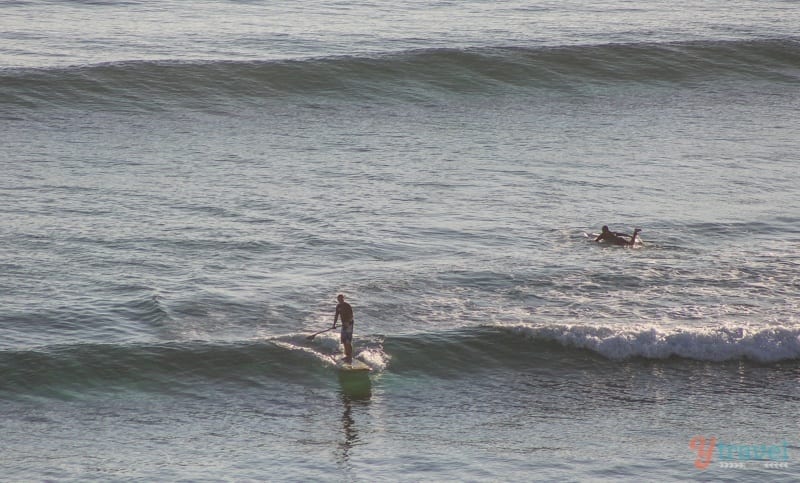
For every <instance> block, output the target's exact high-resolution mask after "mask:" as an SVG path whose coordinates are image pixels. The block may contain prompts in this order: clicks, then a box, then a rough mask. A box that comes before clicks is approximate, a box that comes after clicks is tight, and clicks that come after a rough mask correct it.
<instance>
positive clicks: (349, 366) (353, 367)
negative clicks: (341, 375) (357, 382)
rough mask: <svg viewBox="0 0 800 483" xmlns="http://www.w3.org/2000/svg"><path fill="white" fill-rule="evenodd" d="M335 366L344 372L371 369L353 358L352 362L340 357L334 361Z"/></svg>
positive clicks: (367, 370)
mask: <svg viewBox="0 0 800 483" xmlns="http://www.w3.org/2000/svg"><path fill="white" fill-rule="evenodd" d="M336 368H337V369H339V370H340V371H345V372H369V371H371V370H372V369H371V368H370V367H369V366H368V365H366V364H364V363H363V362H361V361H360V360H358V359H353V362H345V361H344V360H342V359H339V360H338V361H336Z"/></svg>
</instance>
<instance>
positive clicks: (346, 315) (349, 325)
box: [333, 294, 354, 363]
mask: <svg viewBox="0 0 800 483" xmlns="http://www.w3.org/2000/svg"><path fill="white" fill-rule="evenodd" d="M336 298H337V299H338V300H339V303H338V304H337V305H336V314H335V315H334V316H333V328H334V329H335V328H336V320H337V319H338V318H339V317H341V318H342V339H341V340H342V345H343V346H344V361H345V362H347V363H350V362H353V322H354V320H353V307H351V306H350V304H348V303H347V302H345V301H344V295H341V294H339V296H338V297H336Z"/></svg>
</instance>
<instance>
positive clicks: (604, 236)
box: [594, 225, 642, 247]
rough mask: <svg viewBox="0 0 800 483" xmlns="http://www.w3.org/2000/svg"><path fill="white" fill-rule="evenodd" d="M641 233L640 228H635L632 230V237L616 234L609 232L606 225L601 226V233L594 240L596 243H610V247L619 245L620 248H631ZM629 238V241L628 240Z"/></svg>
mask: <svg viewBox="0 0 800 483" xmlns="http://www.w3.org/2000/svg"><path fill="white" fill-rule="evenodd" d="M640 231H642V229H641V228H637V229H635V230H633V235H628V234H627V233H617V232H615V231H611V230H609V229H608V225H603V233H601V234H599V235H597V238H595V239H594V241H596V242H601V241H602V242H606V243H611V244H612V245H619V246H621V247H632V246H633V244H634V243H636V235H638V234H639V232H640ZM628 238H630V240H628Z"/></svg>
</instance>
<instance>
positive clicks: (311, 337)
mask: <svg viewBox="0 0 800 483" xmlns="http://www.w3.org/2000/svg"><path fill="white" fill-rule="evenodd" d="M335 328H336V327H328V328H327V329H325V330H320V331H319V332H315V333H313V334H311V335H309V336H308V337H306V339H308V340H314V337H316V336H318V335H320V334H322V333H323V332H328V331H329V330H333V329H335Z"/></svg>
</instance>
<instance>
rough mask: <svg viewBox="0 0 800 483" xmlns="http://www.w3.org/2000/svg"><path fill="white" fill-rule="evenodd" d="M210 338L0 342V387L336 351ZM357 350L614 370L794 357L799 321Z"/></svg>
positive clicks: (581, 331)
mask: <svg viewBox="0 0 800 483" xmlns="http://www.w3.org/2000/svg"><path fill="white" fill-rule="evenodd" d="M305 335H306V334H291V335H286V336H280V337H272V338H266V339H260V340H252V341H243V342H229V343H212V342H197V341H195V342H181V343H178V342H173V343H164V344H69V345H61V346H47V347H41V348H32V349H27V350H5V351H0V367H2V368H3V370H2V377H0V394H2V395H5V396H14V395H23V394H33V395H45V396H58V397H64V396H65V395H67V396H68V395H69V394H72V393H76V392H77V393H84V392H87V391H94V390H97V391H102V392H109V391H125V390H147V391H166V392H182V393H192V392H193V390H194V388H195V387H197V386H198V385H201V386H202V385H204V384H208V383H211V384H217V383H219V384H248V385H264V384H270V383H274V382H278V383H280V384H285V383H297V382H298V381H301V382H302V383H303V384H307V385H315V384H327V383H329V381H330V379H331V378H330V375H331V372H332V371H333V367H334V363H335V360H336V358H337V357H338V356H339V345H338V341H337V338H336V336H335V335H331V334H330V333H329V334H324V335H320V336H318V337H317V338H316V339H315V340H314V341H308V340H307V339H306V338H305ZM356 355H357V357H358V358H360V359H361V360H364V361H365V362H367V363H368V365H370V366H371V367H372V369H373V371H374V373H383V372H386V373H392V374H396V375H404V376H407V377H415V375H422V376H426V377H427V376H430V377H469V376H470V375H473V374H477V373H480V372H481V371H483V370H491V369H499V370H503V371H514V370H522V371H530V370H534V369H536V370H549V371H554V372H559V371H570V370H572V369H571V368H574V367H576V366H581V367H582V370H608V369H611V370H616V367H617V365H618V364H620V363H621V362H622V361H625V362H626V363H628V362H630V361H636V360H648V361H652V360H660V361H666V362H668V363H682V362H681V361H684V362H683V363H686V362H691V361H704V362H712V363H722V362H725V361H736V362H737V363H741V362H742V361H745V362H746V361H750V362H752V363H756V364H774V363H781V362H789V363H791V364H794V363H796V362H797V361H800V329H799V328H780V327H776V328H769V329H766V328H764V329H759V330H752V331H749V330H747V329H745V328H735V329H734V328H717V329H704V330H699V329H698V330H688V329H686V330H673V331H662V330H659V329H657V328H653V327H642V328H630V327H629V328H626V329H618V328H610V327H597V326H584V325H574V326H570V325H557V326H541V327H537V326H528V325H513V326H483V327H476V328H471V329H464V330H459V331H452V332H445V333H436V334H416V335H405V336H397V337H391V338H388V337H382V336H371V337H370V336H367V337H363V338H360V339H359V341H358V343H357V347H356Z"/></svg>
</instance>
